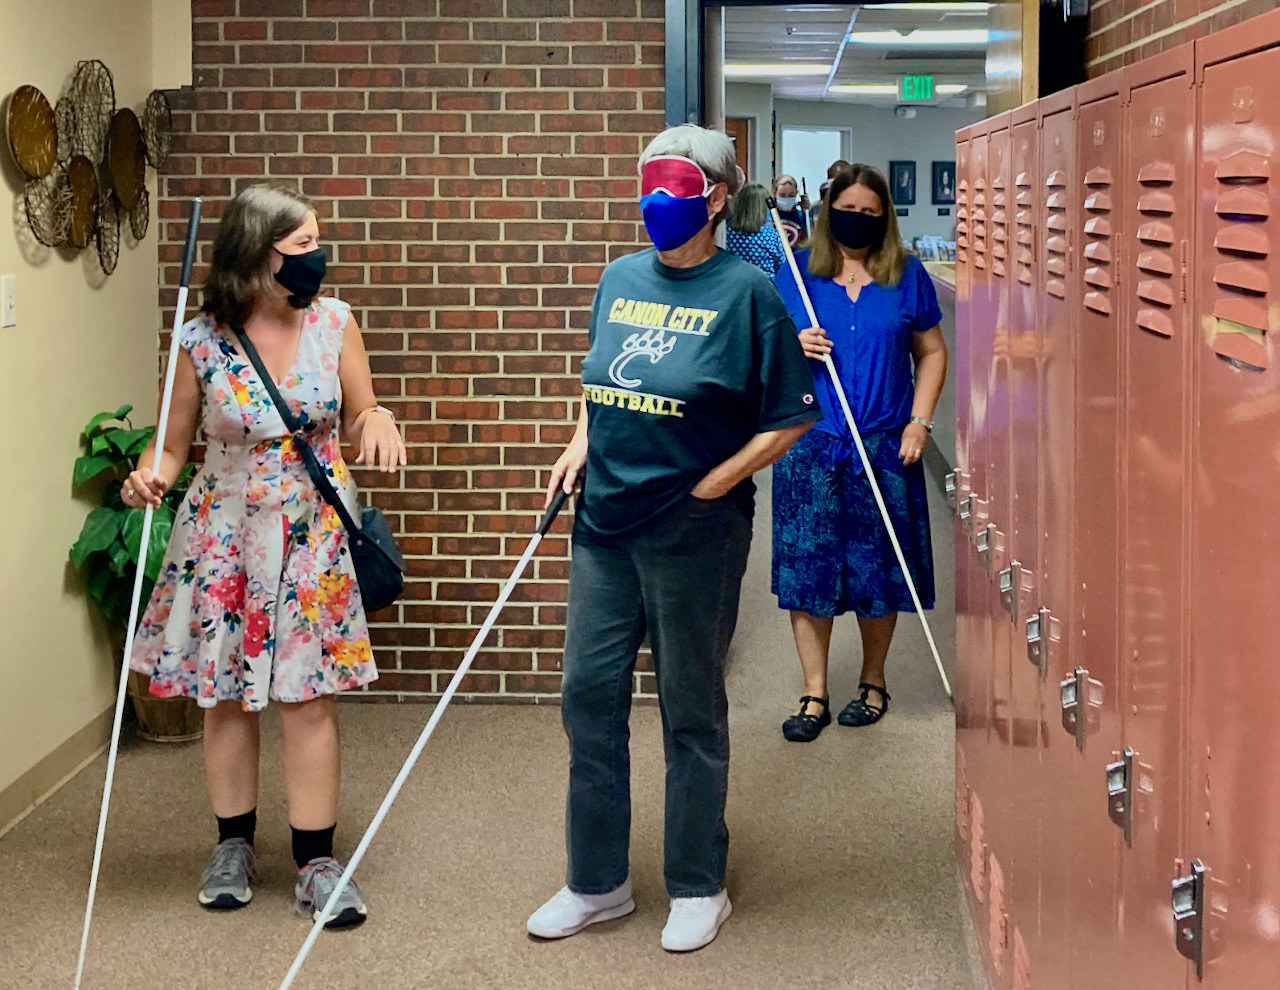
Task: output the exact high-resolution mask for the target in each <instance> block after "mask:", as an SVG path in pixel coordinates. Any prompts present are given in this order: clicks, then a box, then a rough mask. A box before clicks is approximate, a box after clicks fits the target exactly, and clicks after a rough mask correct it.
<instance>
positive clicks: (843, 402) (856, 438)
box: [769, 207, 956, 702]
mask: <svg viewBox="0 0 1280 990" xmlns="http://www.w3.org/2000/svg"><path fill="white" fill-rule="evenodd" d="M769 214H770V215H771V216H772V217H773V226H774V228H775V229H776V230H777V231H778V237H779V238H781V240H782V249H783V251H785V252H786V255H787V264H788V265H790V266H791V275H792V277H793V278H794V279H795V280H796V288H797V289H798V290H799V291H800V298H801V299H803V300H804V308H805V311H806V312H807V313H808V314H809V326H811V327H817V326H821V324H820V323H819V322H818V316H817V314H816V313H815V312H814V311H813V303H812V302H811V301H810V299H809V292H808V290H807V289H805V287H804V279H803V278H801V277H800V269H799V268H798V267H797V266H796V256H795V255H794V254H792V253H791V243H790V242H789V241H788V240H787V235H786V232H785V231H784V230H783V229H782V218H781V217H779V216H778V210H777V208H776V207H771V208H770V210H769ZM822 360H823V362H824V363H825V364H826V366H827V374H828V375H830V376H831V384H833V385H834V386H835V387H836V395H837V396H838V397H839V398H840V408H841V409H843V410H844V418H845V421H846V422H847V423H848V424H849V432H850V433H852V434H853V442H854V444H855V445H856V446H857V448H858V456H859V457H860V458H862V467H863V469H864V470H865V471H866V473H867V480H868V481H869V482H871V493H872V494H873V495H874V496H875V497H876V505H878V506H879V507H880V518H881V519H883V520H884V527H885V529H886V530H888V532H889V542H891V543H892V544H893V552H894V553H895V554H896V555H897V557H898V564H899V566H900V567H901V568H902V576H903V577H904V578H906V579H907V590H908V591H910V592H911V601H912V603H913V604H914V605H915V607H916V615H918V616H919V617H920V625H921V626H922V627H923V628H924V638H925V639H927V640H928V641H929V650H930V652H931V653H933V662H934V663H935V664H937V666H938V676H939V677H941V678H942V689H943V690H944V691H946V692H947V697H948V698H950V699H951V700H952V701H953V702H954V701H955V700H956V699H955V695H953V694H952V693H951V682H950V681H949V680H948V679H947V672H946V670H945V669H944V668H943V666H942V658H941V657H940V656H938V644H937V643H935V642H934V641H933V630H932V629H930V628H929V620H928V619H927V618H926V617H925V614H924V608H923V606H922V605H921V604H920V595H919V594H918V593H917V592H916V583H915V581H913V580H912V579H911V569H910V568H909V567H907V558H906V557H905V556H904V555H903V553H902V544H901V543H899V542H898V534H897V532H896V531H895V530H894V528H893V520H892V519H890V518H889V510H888V508H887V507H886V506H885V504H884V496H883V495H882V494H881V493H880V484H879V482H877V481H876V473H875V471H873V470H872V469H871V459H870V458H869V457H868V456H867V448H866V447H864V446H863V444H862V434H861V433H859V432H858V424H857V423H855V422H854V421H853V412H852V411H851V410H850V409H849V399H848V397H847V396H845V394H844V386H843V385H842V384H841V383H840V376H839V375H838V374H837V373H836V366H835V362H834V361H832V360H831V355H830V354H826V355H824V356H823V359H822Z"/></svg>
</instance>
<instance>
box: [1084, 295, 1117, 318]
mask: <svg viewBox="0 0 1280 990" xmlns="http://www.w3.org/2000/svg"><path fill="white" fill-rule="evenodd" d="M1084 305H1085V308H1086V309H1091V310H1093V311H1094V312H1095V313H1100V314H1102V315H1103V316H1110V315H1111V300H1110V299H1108V298H1107V297H1106V296H1105V295H1103V294H1102V293H1101V292H1086V293H1085V296H1084Z"/></svg>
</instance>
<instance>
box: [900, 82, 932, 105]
mask: <svg viewBox="0 0 1280 990" xmlns="http://www.w3.org/2000/svg"><path fill="white" fill-rule="evenodd" d="M898 99H899V100H900V101H902V102H903V103H909V102H911V101H912V100H932V99H933V76H899V77H898Z"/></svg>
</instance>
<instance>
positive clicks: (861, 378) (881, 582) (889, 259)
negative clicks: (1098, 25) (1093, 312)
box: [773, 165, 947, 742]
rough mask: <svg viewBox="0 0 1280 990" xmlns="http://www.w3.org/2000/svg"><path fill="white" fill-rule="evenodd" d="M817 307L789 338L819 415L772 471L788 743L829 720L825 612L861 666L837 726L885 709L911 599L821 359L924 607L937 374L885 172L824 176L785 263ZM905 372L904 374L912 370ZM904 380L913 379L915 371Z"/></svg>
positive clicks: (930, 305) (935, 344)
mask: <svg viewBox="0 0 1280 990" xmlns="http://www.w3.org/2000/svg"><path fill="white" fill-rule="evenodd" d="M796 261H797V264H798V265H799V266H800V268H801V270H802V272H803V277H804V282H805V287H806V289H807V290H808V293H809V297H810V299H811V300H812V302H813V306H814V310H815V311H816V313H817V316H818V322H819V323H820V324H821V325H820V326H818V327H808V328H807V329H805V330H803V331H802V332H801V333H800V342H801V344H802V345H803V347H804V350H805V354H806V355H808V357H810V358H811V359H813V360H812V366H813V375H814V382H815V387H816V391H817V393H818V396H819V399H820V400H821V402H822V407H823V409H824V410H825V413H826V414H825V416H824V417H823V419H822V421H821V422H819V423H818V425H817V427H816V428H815V429H814V430H812V431H810V432H809V433H808V434H806V435H805V436H804V437H802V438H801V439H800V441H799V442H798V443H797V444H796V445H795V446H794V447H793V448H792V450H791V451H790V453H788V454H787V456H786V457H784V458H783V459H782V460H781V461H779V462H778V464H777V465H776V466H775V467H774V472H773V591H774V594H776V595H777V596H778V604H779V605H780V606H781V607H782V608H785V609H788V610H789V611H790V612H791V627H792V631H793V633H794V635H795V641H796V651H797V652H798V653H799V655H800V666H801V669H802V671H803V673H804V696H803V697H802V698H801V699H800V710H799V711H798V712H797V713H796V714H795V715H793V716H792V717H791V718H789V719H787V720H786V722H785V723H784V724H783V727H782V731H783V735H784V736H785V737H786V738H787V739H789V740H792V741H795V742H809V741H811V740H813V739H816V738H817V736H818V734H819V733H820V732H821V731H822V729H823V728H824V727H825V726H827V725H829V724H830V722H831V713H830V709H829V705H830V701H829V696H828V691H827V658H828V652H829V649H830V645H831V629H832V625H833V623H834V619H835V616H837V615H842V614H844V613H845V612H849V611H852V612H854V613H856V615H857V616H858V626H859V629H860V631H861V634H862V674H861V676H860V677H859V679H858V680H859V684H858V691H859V694H858V696H857V697H856V698H854V699H853V700H852V701H850V702H849V704H848V705H846V706H845V708H844V710H843V711H841V712H840V716H839V721H840V724H841V725H853V726H864V725H872V724H874V723H875V722H877V721H879V720H880V718H881V717H882V716H883V715H884V714H885V712H887V711H888V710H889V701H890V698H889V692H888V690H887V688H886V684H885V673H884V665H885V658H886V657H887V655H888V653H889V644H890V642H891V640H892V639H893V631H894V627H895V624H896V622H897V614H898V612H901V611H914V605H913V603H912V601H911V597H910V594H909V592H908V590H907V585H906V581H905V580H904V579H903V576H902V571H901V568H900V566H899V564H898V561H897V557H896V555H895V554H894V552H893V548H892V545H891V543H890V542H889V537H888V534H887V533H886V532H885V528H884V523H883V521H882V519H881V517H880V512H879V509H878V508H877V506H876V503H875V499H874V496H873V495H872V492H871V486H870V484H869V483H868V481H867V478H866V475H865V472H864V470H863V467H862V463H861V460H860V458H859V457H858V453H857V450H856V448H855V446H854V444H853V437H852V435H851V434H850V432H849V427H848V425H847V423H846V422H845V419H844V415H843V411H842V410H841V408H840V404H839V400H838V398H837V396H836V393H835V390H834V386H833V385H832V384H831V380H830V378H829V376H828V373H827V371H826V367H825V365H824V364H820V363H819V362H821V360H822V358H823V357H824V356H825V355H828V354H830V355H831V356H832V359H833V360H834V362H835V365H836V368H837V371H838V372H839V375H840V380H841V383H842V384H843V386H844V390H845V393H846V394H847V396H848V400H849V406H850V409H851V410H852V412H853V416H854V421H855V422H856V423H857V425H858V430H859V432H860V433H861V435H862V438H863V442H864V444H865V446H866V450H867V455H868V457H869V458H870V460H871V463H872V465H873V467H874V469H875V472H876V480H877V481H878V482H879V485H880V489H881V491H882V492H883V494H884V499H885V503H886V505H887V507H888V509H889V514H890V516H891V518H892V519H893V524H894V529H895V530H896V531H897V534H898V538H899V540H900V541H901V543H902V549H903V553H904V554H905V556H906V559H907V563H908V566H909V568H910V570H911V576H912V579H913V580H914V581H915V584H916V588H917V590H918V592H919V595H920V600H921V603H922V604H923V605H924V607H925V608H932V607H933V595H934V592H933V556H932V548H931V544H930V537H929V507H928V500H927V497H926V490H925V479H924V468H923V465H922V464H921V461H920V458H921V455H922V454H923V453H924V447H925V443H926V442H927V440H928V438H929V432H930V431H931V430H932V429H933V410H934V407H935V406H936V405H937V402H938V396H939V395H940V394H941V393H942V385H943V382H944V381H945V379H946V372H947V352H946V345H945V344H944V342H943V339H942V331H941V329H940V328H939V326H938V324H939V322H940V320H941V318H942V312H941V310H940V309H939V308H938V300H937V295H936V294H935V292H934V288H933V282H932V281H931V280H930V278H929V276H928V274H927V273H926V272H925V269H924V266H923V265H922V264H921V263H920V261H919V260H918V259H917V258H915V257H914V256H912V255H909V254H907V253H906V251H905V249H904V248H903V246H902V238H901V236H900V235H899V233H898V224H897V220H896V218H895V210H894V207H893V202H892V199H891V197H890V195H889V187H888V183H886V182H885V179H884V176H883V175H881V174H880V172H879V171H877V170H876V169H874V168H871V167H870V166H867V165H854V166H852V167H851V168H850V169H848V170H846V171H843V172H840V173H839V174H837V175H836V176H835V178H834V179H832V182H831V188H830V190H829V192H828V193H827V197H826V200H825V201H824V203H823V205H822V212H821V213H820V214H819V217H818V223H817V226H816V228H815V230H814V234H813V238H812V242H811V248H810V250H809V251H803V252H801V253H800V255H799V256H798V257H797V259H796ZM776 281H777V285H778V291H779V292H780V293H781V295H782V300H783V302H784V303H785V304H786V306H787V309H788V311H789V312H790V313H791V316H792V319H793V320H795V321H796V324H797V325H798V326H804V325H805V324H806V323H808V322H809V320H808V316H807V315H806V312H805V308H804V304H803V302H802V301H801V298H800V292H799V290H798V289H797V287H796V284H795V280H794V277H793V275H792V273H791V271H790V269H789V267H788V268H786V269H783V270H782V271H780V272H779V273H778V276H777V280H776ZM913 370H914V376H913ZM913 378H914V380H913Z"/></svg>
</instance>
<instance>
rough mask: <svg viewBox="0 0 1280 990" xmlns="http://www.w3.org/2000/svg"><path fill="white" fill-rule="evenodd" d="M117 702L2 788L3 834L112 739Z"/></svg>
mask: <svg viewBox="0 0 1280 990" xmlns="http://www.w3.org/2000/svg"><path fill="white" fill-rule="evenodd" d="M114 715H115V708H114V706H113V707H111V708H108V709H107V710H106V711H104V712H102V714H100V715H98V716H97V717H96V718H94V719H93V721H91V722H90V723H89V724H88V725H86V726H85V727H84V728H82V729H80V730H78V731H77V732H76V733H75V734H74V735H72V736H71V738H70V739H68V740H67V741H66V742H64V743H63V744H62V745H61V746H59V747H58V748H57V749H55V750H54V751H53V752H52V753H50V754H49V755H48V756H46V757H45V758H44V759H43V760H41V761H40V762H39V763H37V764H36V765H35V766H34V767H32V768H31V769H30V770H28V771H27V772H26V773H24V774H23V775H22V776H21V777H19V778H18V779H17V780H15V781H14V782H13V783H12V784H10V785H9V786H8V787H6V788H5V789H4V790H2V791H0V836H2V835H4V834H5V833H6V832H7V831H9V829H11V828H13V826H15V825H17V824H18V822H20V821H22V819H24V818H26V817H27V815H29V814H30V813H31V812H32V811H34V810H35V809H36V808H37V807H39V806H40V805H41V804H43V803H44V802H45V801H47V800H48V799H49V798H50V797H52V796H53V795H54V794H55V793H56V792H57V791H58V790H59V788H61V787H62V785H63V784H65V783H66V782H67V781H69V780H70V779H71V778H72V777H74V776H75V775H76V774H77V773H79V772H80V771H81V770H83V769H84V768H85V766H86V765H87V764H89V763H90V762H92V761H93V760H95V759H97V758H98V756H99V755H100V754H101V753H102V751H103V750H104V749H106V748H107V746H108V745H109V744H110V742H111V724H112V722H113V716H114Z"/></svg>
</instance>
